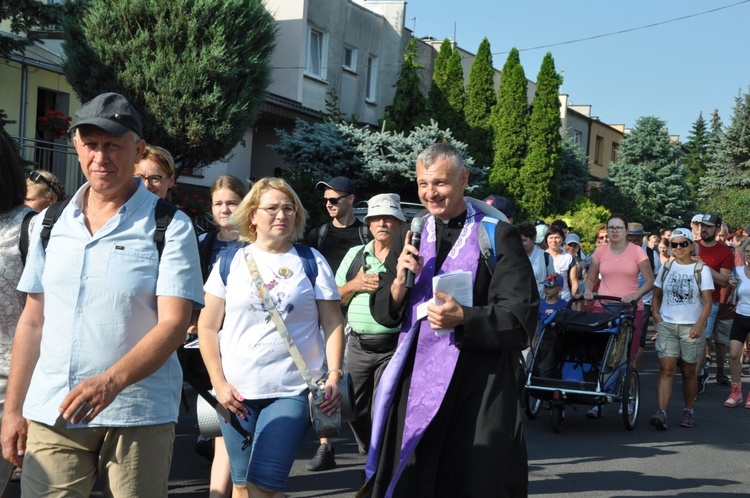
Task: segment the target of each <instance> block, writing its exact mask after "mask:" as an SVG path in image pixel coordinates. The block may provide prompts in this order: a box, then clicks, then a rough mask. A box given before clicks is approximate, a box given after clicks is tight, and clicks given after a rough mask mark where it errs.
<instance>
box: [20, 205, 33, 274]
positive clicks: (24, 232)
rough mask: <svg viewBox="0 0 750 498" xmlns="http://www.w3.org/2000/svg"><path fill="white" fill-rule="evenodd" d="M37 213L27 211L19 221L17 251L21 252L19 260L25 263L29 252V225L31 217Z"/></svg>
mask: <svg viewBox="0 0 750 498" xmlns="http://www.w3.org/2000/svg"><path fill="white" fill-rule="evenodd" d="M37 214H38V213H37V212H36V211H29V212H28V213H26V214H25V215H23V220H22V221H21V234H20V237H19V238H18V251H19V252H20V253H21V262H22V263H23V264H24V265H26V256H27V255H28V254H29V225H30V224H31V219H32V218H33V217H34V216H36V215H37Z"/></svg>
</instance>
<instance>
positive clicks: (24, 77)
mask: <svg viewBox="0 0 750 498" xmlns="http://www.w3.org/2000/svg"><path fill="white" fill-rule="evenodd" d="M28 86H29V66H27V65H26V64H25V63H21V113H20V114H21V116H20V117H19V118H18V142H19V143H18V145H20V147H21V155H23V148H24V145H25V141H26V100H27V97H28V93H29V89H28Z"/></svg>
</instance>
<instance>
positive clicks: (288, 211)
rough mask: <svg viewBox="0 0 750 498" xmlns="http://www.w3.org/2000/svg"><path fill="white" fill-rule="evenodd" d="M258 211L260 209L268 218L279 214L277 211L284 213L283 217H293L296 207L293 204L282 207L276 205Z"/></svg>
mask: <svg viewBox="0 0 750 498" xmlns="http://www.w3.org/2000/svg"><path fill="white" fill-rule="evenodd" d="M258 209H262V210H263V211H265V212H266V213H268V215H269V216H273V217H276V216H277V215H278V214H279V211H281V212H282V213H284V216H293V215H295V214H297V206H295V205H293V204H284V205H283V206H279V205H278V204H276V205H275V206H266V207H258Z"/></svg>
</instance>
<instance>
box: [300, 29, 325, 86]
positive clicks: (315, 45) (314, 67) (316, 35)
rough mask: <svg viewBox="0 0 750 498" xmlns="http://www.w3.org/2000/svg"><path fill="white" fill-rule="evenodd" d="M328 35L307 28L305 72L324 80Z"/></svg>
mask: <svg viewBox="0 0 750 498" xmlns="http://www.w3.org/2000/svg"><path fill="white" fill-rule="evenodd" d="M327 39H328V35H327V34H326V33H324V32H322V31H319V30H317V29H315V28H310V27H308V28H307V62H306V64H305V72H306V73H307V74H309V75H311V76H315V77H316V78H320V79H325V78H326V69H327V60H326V59H327V58H328V44H327V43H326V42H327Z"/></svg>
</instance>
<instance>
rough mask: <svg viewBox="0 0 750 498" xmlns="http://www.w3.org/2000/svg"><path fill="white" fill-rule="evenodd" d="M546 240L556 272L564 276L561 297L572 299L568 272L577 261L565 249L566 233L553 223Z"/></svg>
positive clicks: (567, 299)
mask: <svg viewBox="0 0 750 498" xmlns="http://www.w3.org/2000/svg"><path fill="white" fill-rule="evenodd" d="M544 240H545V241H546V242H547V252H548V253H549V254H550V256H552V264H553V265H554V266H555V273H557V274H558V275H562V277H563V290H562V292H561V293H560V299H565V300H566V301H570V298H571V293H570V282H568V274H569V270H570V267H571V266H573V265H574V264H575V262H574V261H573V256H571V255H570V254H568V253H567V252H565V251H564V250H563V241H564V240H565V234H564V233H563V231H562V230H561V229H560V228H558V227H557V226H554V225H553V226H551V227H550V228H549V230H548V231H547V235H545V236H544Z"/></svg>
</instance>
